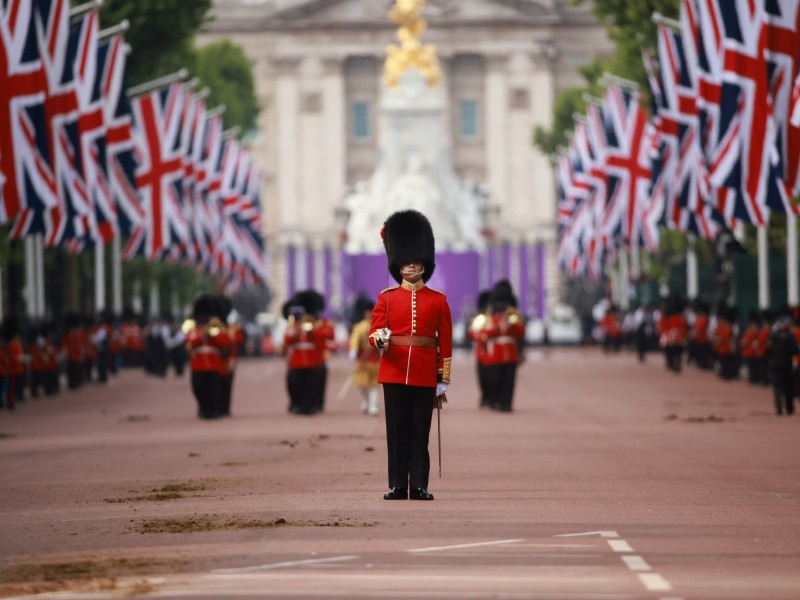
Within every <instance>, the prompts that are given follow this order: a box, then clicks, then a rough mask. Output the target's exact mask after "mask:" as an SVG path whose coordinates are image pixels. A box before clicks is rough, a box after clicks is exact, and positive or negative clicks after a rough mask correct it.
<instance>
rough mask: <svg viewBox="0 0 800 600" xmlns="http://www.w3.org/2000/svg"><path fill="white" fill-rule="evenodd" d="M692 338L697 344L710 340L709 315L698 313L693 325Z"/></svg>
mask: <svg viewBox="0 0 800 600" xmlns="http://www.w3.org/2000/svg"><path fill="white" fill-rule="evenodd" d="M692 339H693V340H694V341H695V343H697V344H705V343H706V342H708V315H697V317H695V320H694V325H692Z"/></svg>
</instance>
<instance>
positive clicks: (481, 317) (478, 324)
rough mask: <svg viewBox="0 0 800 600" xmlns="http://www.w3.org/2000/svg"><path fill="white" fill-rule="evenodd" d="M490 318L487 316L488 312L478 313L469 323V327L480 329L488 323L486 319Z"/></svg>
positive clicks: (475, 329)
mask: <svg viewBox="0 0 800 600" xmlns="http://www.w3.org/2000/svg"><path fill="white" fill-rule="evenodd" d="M488 319H489V317H488V316H486V313H480V314H477V315H475V317H474V318H473V319H472V322H471V323H470V324H469V328H470V329H471V330H472V331H475V332H477V331H480V330H481V329H483V327H484V326H485V325H486V321H487V320H488Z"/></svg>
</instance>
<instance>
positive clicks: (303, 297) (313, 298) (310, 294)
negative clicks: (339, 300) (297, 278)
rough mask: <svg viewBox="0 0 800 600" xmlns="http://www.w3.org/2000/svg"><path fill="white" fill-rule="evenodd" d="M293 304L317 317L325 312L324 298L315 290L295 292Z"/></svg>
mask: <svg viewBox="0 0 800 600" xmlns="http://www.w3.org/2000/svg"><path fill="white" fill-rule="evenodd" d="M293 303H294V304H299V305H300V306H302V307H303V308H304V309H305V311H306V313H307V314H309V315H314V316H315V317H318V316H320V315H321V314H322V312H323V311H324V310H325V298H323V297H322V294H320V293H319V292H318V291H316V290H304V291H302V292H297V294H295V297H294V302H293Z"/></svg>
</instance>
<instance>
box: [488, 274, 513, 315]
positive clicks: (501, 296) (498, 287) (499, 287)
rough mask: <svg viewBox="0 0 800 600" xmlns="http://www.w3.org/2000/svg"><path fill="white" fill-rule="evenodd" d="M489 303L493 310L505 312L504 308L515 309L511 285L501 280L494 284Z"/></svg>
mask: <svg viewBox="0 0 800 600" xmlns="http://www.w3.org/2000/svg"><path fill="white" fill-rule="evenodd" d="M489 303H490V304H491V305H492V309H493V310H505V309H506V308H512V307H513V308H516V307H517V297H516V296H515V295H514V292H513V290H512V288H511V284H510V283H509V282H508V281H507V280H505V279H503V280H501V281H498V282H497V283H496V284H494V288H492V293H491V295H490V296H489Z"/></svg>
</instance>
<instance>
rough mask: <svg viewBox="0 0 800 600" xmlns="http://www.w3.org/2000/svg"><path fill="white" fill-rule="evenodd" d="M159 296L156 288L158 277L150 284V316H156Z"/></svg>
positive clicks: (158, 307) (159, 308)
mask: <svg viewBox="0 0 800 600" xmlns="http://www.w3.org/2000/svg"><path fill="white" fill-rule="evenodd" d="M160 300H161V296H160V293H159V289H158V279H153V283H151V284H150V316H151V317H153V318H155V317H158V314H159V311H160V310H161V307H160V306H159V305H160V304H161V302H160Z"/></svg>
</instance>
